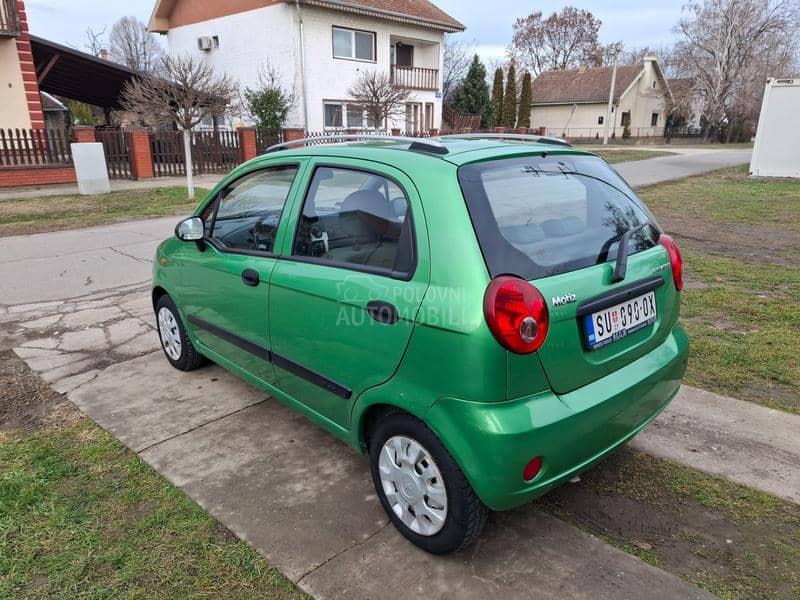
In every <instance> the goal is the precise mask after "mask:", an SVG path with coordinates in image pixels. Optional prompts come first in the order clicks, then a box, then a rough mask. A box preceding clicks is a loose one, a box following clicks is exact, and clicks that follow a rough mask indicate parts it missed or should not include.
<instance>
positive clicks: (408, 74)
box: [391, 65, 439, 92]
mask: <svg viewBox="0 0 800 600" xmlns="http://www.w3.org/2000/svg"><path fill="white" fill-rule="evenodd" d="M391 75H392V83H393V84H394V85H395V86H397V87H400V88H406V89H409V90H421V91H431V92H435V91H436V90H438V89H439V69H426V68H423V67H405V66H401V65H392V74H391Z"/></svg>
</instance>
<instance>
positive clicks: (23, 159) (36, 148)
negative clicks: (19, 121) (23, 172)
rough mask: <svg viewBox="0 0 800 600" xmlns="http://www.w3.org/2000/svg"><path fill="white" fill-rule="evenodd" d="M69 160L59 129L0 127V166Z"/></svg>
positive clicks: (67, 143) (65, 162)
mask: <svg viewBox="0 0 800 600" xmlns="http://www.w3.org/2000/svg"><path fill="white" fill-rule="evenodd" d="M71 163H72V152H71V149H70V138H69V134H68V133H67V132H66V130H63V129H0V166H2V167H36V166H49V165H69V164H71Z"/></svg>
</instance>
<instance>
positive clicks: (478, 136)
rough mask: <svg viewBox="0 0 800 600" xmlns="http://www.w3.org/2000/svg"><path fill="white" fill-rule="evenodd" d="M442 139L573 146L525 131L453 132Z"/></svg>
mask: <svg viewBox="0 0 800 600" xmlns="http://www.w3.org/2000/svg"><path fill="white" fill-rule="evenodd" d="M439 137H440V138H441V139H445V140H446V139H460V140H518V141H520V142H535V143H538V144H555V145H557V146H566V147H567V148H572V144H570V143H569V142H567V141H566V140H562V139H561V138H557V137H550V136H548V135H533V134H530V135H529V134H525V133H461V134H459V133H452V134H449V135H441V136H439Z"/></svg>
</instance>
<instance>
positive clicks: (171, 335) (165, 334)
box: [156, 295, 205, 371]
mask: <svg viewBox="0 0 800 600" xmlns="http://www.w3.org/2000/svg"><path fill="white" fill-rule="evenodd" d="M156 323H157V324H158V337H159V339H160V340H161V348H162V349H163V350H164V355H165V356H166V357H167V360H168V361H169V364H171V365H172V366H173V367H175V368H176V369H179V370H181V371H192V370H194V369H197V368H198V367H201V366H203V364H205V358H204V357H203V355H202V354H200V353H199V352H198V351H197V350H195V347H194V345H192V342H191V340H189V336H188V335H186V329H185V328H184V326H183V322H182V321H181V318H180V314H179V313H178V308H177V307H176V306H175V302H174V301H173V300H172V298H170V297H169V296H167V295H164V296H161V298H159V299H158V302H157V303H156Z"/></svg>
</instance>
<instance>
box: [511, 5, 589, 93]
mask: <svg viewBox="0 0 800 600" xmlns="http://www.w3.org/2000/svg"><path fill="white" fill-rule="evenodd" d="M601 25H602V22H601V21H600V20H599V19H597V18H595V16H594V15H593V14H592V13H591V12H589V11H588V10H579V9H577V8H574V7H572V6H567V7H565V8H564V9H562V10H561V12H559V13H553V14H551V15H550V16H549V17H547V18H544V16H543V14H542V12H541V11H537V12H534V13H531V14H530V15H528V16H527V17H522V18H519V19H517V20H516V21H515V22H514V34H513V37H512V40H511V45H510V46H509V48H508V54H509V56H510V57H511V58H513V59H515V60H516V62H517V63H518V64H520V65H522V66H523V67H524V68H525V69H527V70H528V71H530V72H531V73H532V74H533V75H534V77H535V76H537V75H539V74H540V73H542V71H548V70H551V69H570V68H575V67H577V66H580V65H582V64H594V63H595V62H596V61H597V57H598V56H600V55H602V53H601V51H600V49H601V47H600V42H599V41H598V32H599V31H600V26H601Z"/></svg>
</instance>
